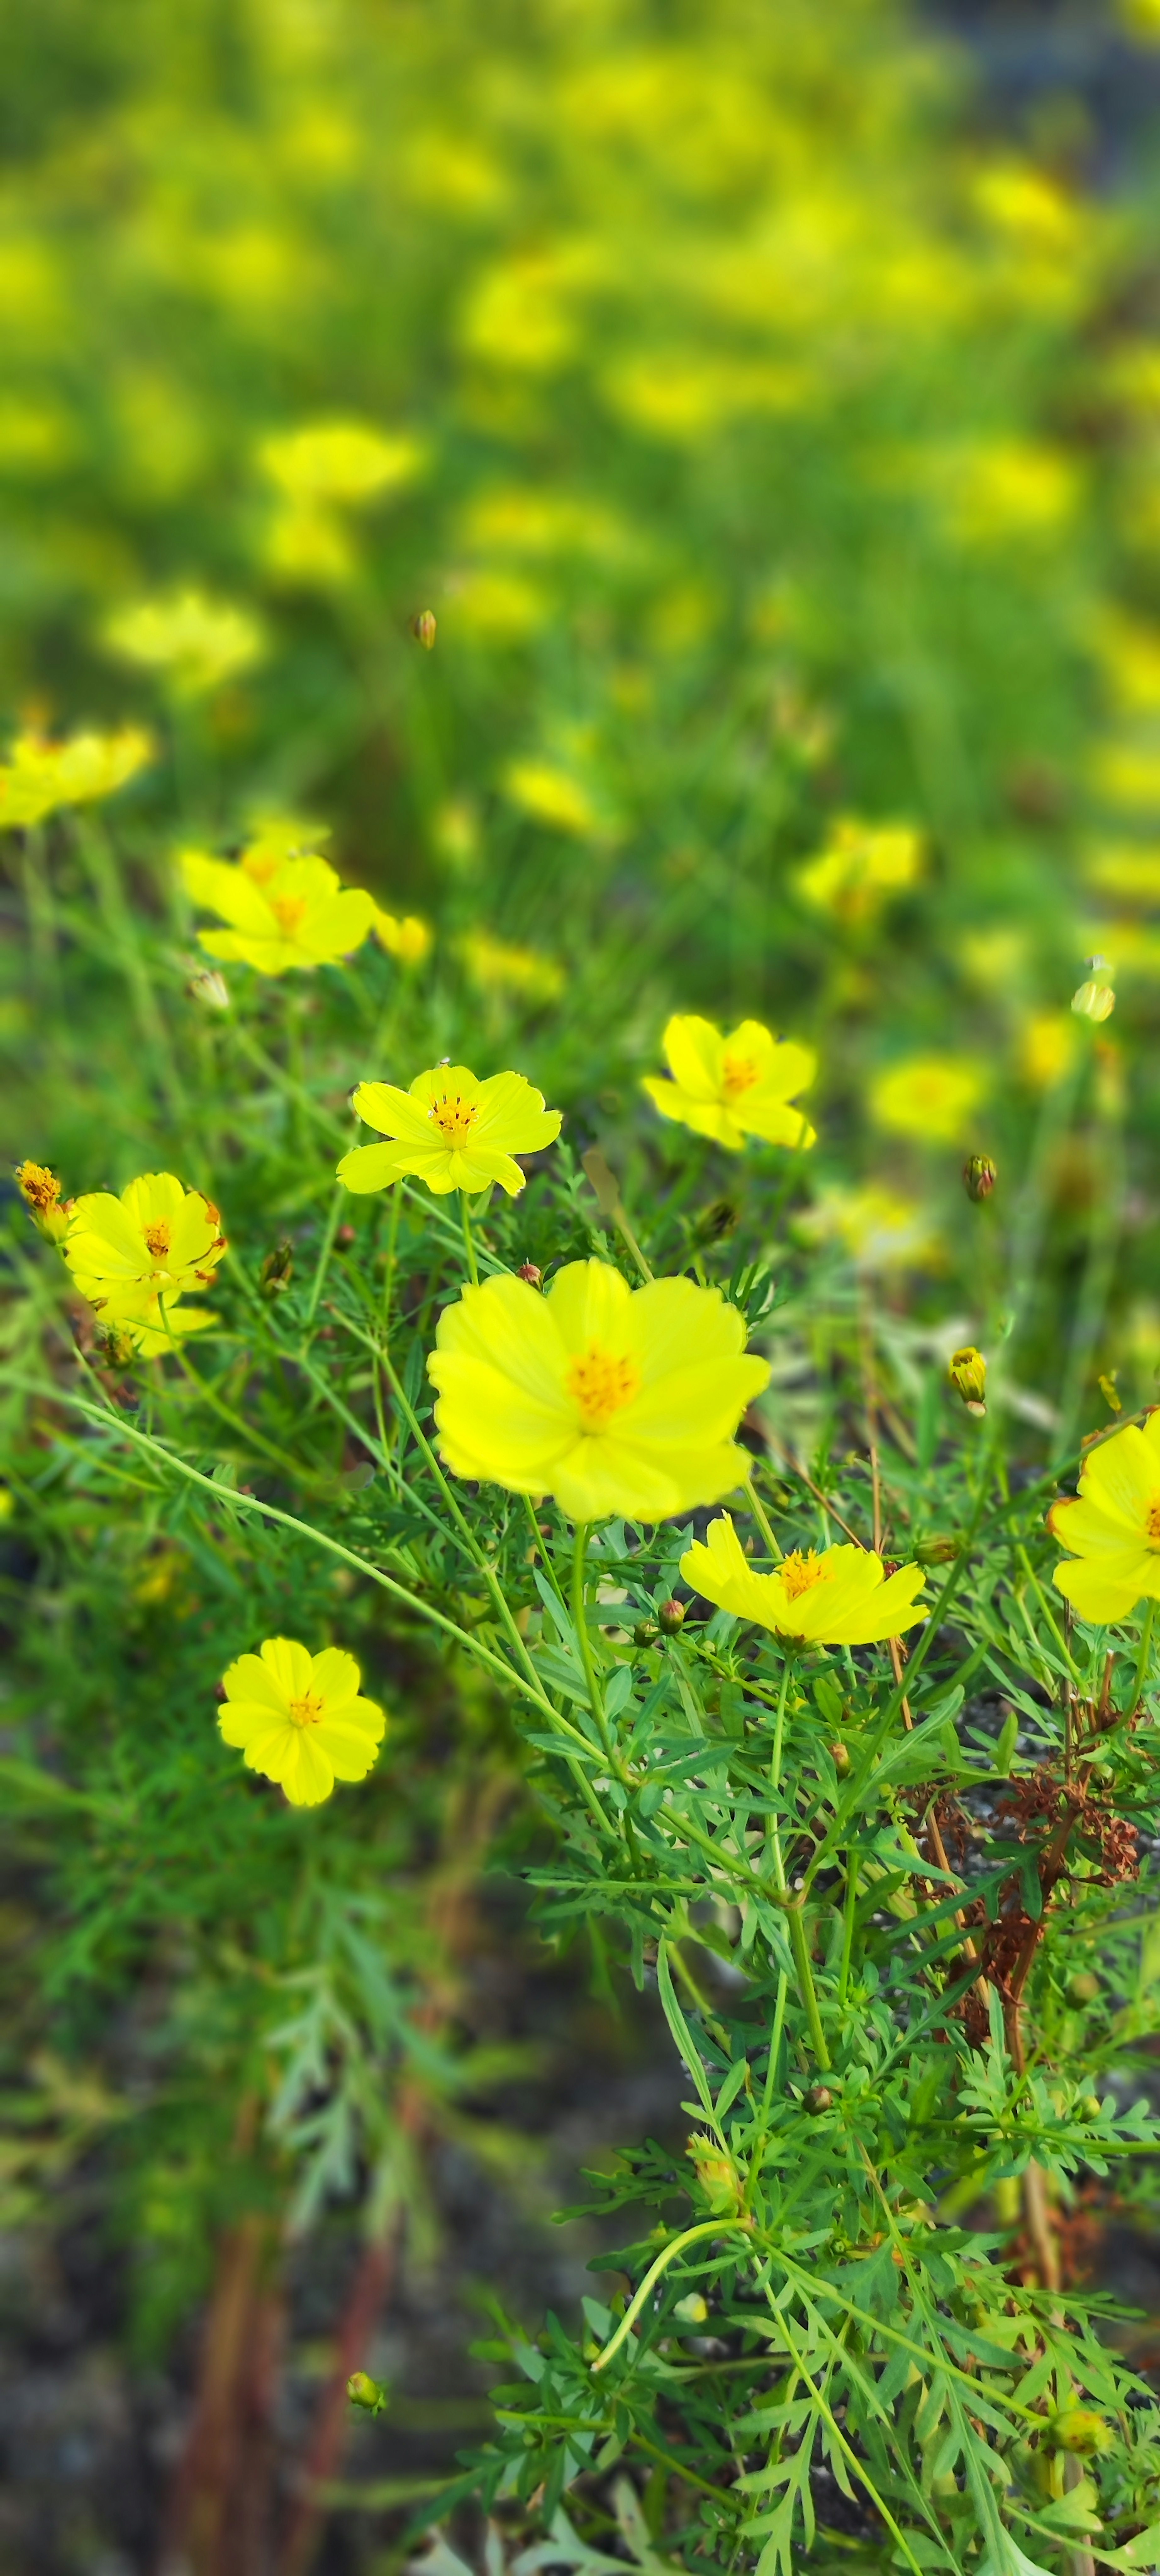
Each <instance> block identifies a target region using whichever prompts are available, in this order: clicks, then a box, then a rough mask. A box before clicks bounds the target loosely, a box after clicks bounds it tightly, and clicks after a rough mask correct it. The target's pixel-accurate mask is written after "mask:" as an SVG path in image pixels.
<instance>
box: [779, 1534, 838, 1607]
mask: <svg viewBox="0 0 1160 2576" xmlns="http://www.w3.org/2000/svg"><path fill="white" fill-rule="evenodd" d="M777 1570H778V1573H779V1574H780V1576H781V1579H782V1582H783V1584H784V1586H785V1593H786V1599H787V1600H788V1601H797V1600H799V1599H800V1597H801V1595H802V1593H803V1592H812V1591H813V1588H814V1585H815V1583H821V1582H823V1581H824V1579H825V1573H826V1568H825V1563H824V1560H823V1559H822V1558H821V1557H819V1555H818V1553H817V1550H816V1548H812V1547H811V1549H810V1551H809V1553H808V1555H805V1556H803V1554H802V1551H801V1549H800V1548H795V1549H794V1552H793V1554H792V1556H784V1557H783V1558H782V1561H781V1564H780V1565H779V1567H778V1569H777Z"/></svg>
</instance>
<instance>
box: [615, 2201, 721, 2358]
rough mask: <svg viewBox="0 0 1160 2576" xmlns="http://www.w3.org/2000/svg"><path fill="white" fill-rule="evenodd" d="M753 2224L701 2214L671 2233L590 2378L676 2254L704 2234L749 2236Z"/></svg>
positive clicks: (621, 2339) (617, 2343) (626, 2333)
mask: <svg viewBox="0 0 1160 2576" xmlns="http://www.w3.org/2000/svg"><path fill="white" fill-rule="evenodd" d="M752 2225H753V2222H752V2220H751V2219H749V2218H702V2219H700V2220H698V2223H697V2225H696V2226H695V2227H686V2228H685V2229H684V2232H683V2234H681V2235H680V2236H674V2238H673V2240H672V2243H671V2244H670V2245H666V2246H665V2248H664V2251H663V2253H660V2254H658V2255H657V2258H656V2261H655V2263H650V2265H649V2268H648V2270H647V2272H646V2273H645V2276H644V2279H643V2281H642V2282H641V2285H640V2288H639V2290H637V2291H636V2292H635V2294H634V2296H633V2297H632V2298H631V2299H630V2301H629V2304H628V2306H627V2307H626V2309H625V2311H624V2315H623V2316H622V2318H621V2320H620V2324H619V2325H618V2327H617V2329H616V2332H615V2334H614V2335H610V2336H609V2339H608V2342H607V2343H606V2344H605V2346H604V2350H603V2352H598V2353H597V2356H596V2359H595V2361H594V2362H593V2363H592V2365H591V2367H592V2376H593V2378H594V2379H595V2377H596V2374H597V2371H599V2370H607V2368H608V2364H609V2362H610V2361H615V2359H616V2356H617V2353H618V2352H619V2351H620V2348H621V2345H622V2344H624V2343H627V2341H628V2338H629V2336H630V2334H631V2333H632V2329H633V2327H634V2325H635V2324H636V2321H637V2318H638V2317H639V2315H640V2312H641V2309H642V2308H643V2307H644V2306H645V2305H646V2303H647V2301H648V2300H649V2299H650V2298H651V2297H652V2294H653V2291H654V2290H655V2288H656V2285H657V2282H658V2281H659V2280H660V2279H661V2277H662V2275H663V2274H664V2273H665V2272H667V2271H668V2268H669V2265H670V2263H675V2262H676V2259H677V2256H678V2254H684V2253H685V2252H686V2251H687V2249H688V2247H689V2246H690V2245H699V2244H701V2243H702V2241H703V2240H704V2238H705V2237H706V2236H748V2235H749V2234H750V2233H751V2231H752Z"/></svg>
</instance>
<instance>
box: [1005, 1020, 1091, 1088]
mask: <svg viewBox="0 0 1160 2576" xmlns="http://www.w3.org/2000/svg"><path fill="white" fill-rule="evenodd" d="M1076 1034H1077V1032H1076V1026H1075V1021H1074V1019H1073V1017H1072V1015H1071V1012H1070V1011H1036V1012H1034V1013H1033V1014H1032V1017H1031V1018H1030V1019H1029V1020H1028V1022H1027V1025H1026V1028H1025V1029H1024V1031H1023V1035H1022V1039H1021V1042H1020V1048H1019V1057H1020V1070H1021V1072H1022V1074H1023V1078H1024V1081H1025V1082H1029V1083H1030V1084H1031V1085H1032V1088H1033V1089H1034V1090H1035V1091H1050V1090H1051V1089H1052V1088H1053V1086H1054V1085H1055V1084H1056V1083H1057V1082H1060V1081H1062V1079H1063V1076H1064V1074H1065V1073H1066V1072H1067V1068H1068V1066H1069V1064H1070V1063H1071V1060H1072V1057H1073V1055H1074V1053H1075V1043H1076Z"/></svg>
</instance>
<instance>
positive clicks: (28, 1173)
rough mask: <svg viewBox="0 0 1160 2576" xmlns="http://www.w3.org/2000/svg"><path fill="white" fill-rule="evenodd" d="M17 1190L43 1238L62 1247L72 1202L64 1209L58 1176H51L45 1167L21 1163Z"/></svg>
mask: <svg viewBox="0 0 1160 2576" xmlns="http://www.w3.org/2000/svg"><path fill="white" fill-rule="evenodd" d="M16 1187H17V1189H18V1190H19V1192H20V1195H21V1198H22V1199H23V1201H24V1204H25V1206H26V1208H27V1209H28V1213H29V1215H30V1217H31V1218H32V1221H33V1224H34V1225H35V1226H37V1227H39V1230H40V1232H41V1234H46V1235H47V1236H48V1238H49V1240H50V1242H52V1243H60V1242H61V1241H62V1240H63V1238H64V1235H65V1234H66V1232H67V1230H68V1220H69V1214H70V1210H71V1206H72V1202H71V1200H70V1201H69V1203H68V1205H67V1206H64V1207H62V1205H61V1199H60V1182H59V1181H58V1179H57V1177H56V1173H55V1172H50V1171H49V1170H48V1169H47V1167H46V1165H45V1164H43V1163H18V1164H17V1166H16Z"/></svg>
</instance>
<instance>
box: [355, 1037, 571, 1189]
mask: <svg viewBox="0 0 1160 2576" xmlns="http://www.w3.org/2000/svg"><path fill="white" fill-rule="evenodd" d="M354 1106H355V1110H356V1112H357V1114H358V1116H359V1117H360V1118H363V1119H365V1121H366V1124H367V1126H368V1127H377V1128H378V1130H379V1133H380V1135H382V1136H389V1137H390V1139H391V1142H390V1144H388V1145H354V1146H352V1148H351V1151H350V1153H349V1154H344V1155H343V1158H342V1161H341V1163H340V1164H339V1166H338V1177H339V1179H340V1181H345V1183H346V1186H347V1188H348V1190H357V1191H360V1192H362V1191H365V1190H384V1189H386V1187H387V1184H388V1182H390V1181H399V1180H402V1178H403V1175H404V1173H406V1172H413V1173H414V1174H415V1176H416V1178H417V1179H418V1180H421V1181H426V1184H427V1187H428V1189H429V1190H434V1191H435V1192H436V1193H437V1194H438V1195H439V1196H442V1195H444V1194H445V1193H446V1191H448V1190H486V1189H490V1187H491V1184H492V1182H493V1181H498V1182H499V1185H500V1187H501V1189H505V1190H506V1191H507V1194H508V1197H509V1198H513V1199H514V1198H517V1197H518V1195H519V1193H520V1191H521V1190H522V1188H523V1186H524V1175H523V1173H522V1172H521V1170H520V1167H519V1164H518V1163H516V1162H513V1160H512V1157H513V1155H515V1154H538V1153H540V1152H542V1150H543V1148H544V1146H545V1145H552V1144H554V1143H555V1140H556V1138H557V1136H558V1135H559V1133H560V1123H561V1114H562V1113H561V1112H560V1110H558V1109H545V1107H544V1095H543V1092H542V1091H536V1090H534V1089H533V1086H532V1084H531V1083H530V1082H528V1081H526V1080H525V1077H524V1075H523V1074H522V1073H493V1074H492V1075H491V1077H490V1080H489V1081H487V1082H480V1080H479V1078H478V1076H477V1075H476V1074H474V1073H469V1072H468V1069H467V1066H466V1065H465V1064H448V1065H442V1064H437V1065H433V1066H432V1068H431V1070H430V1072H429V1073H417V1074H416V1076H415V1079H414V1081H413V1083H412V1084H411V1088H410V1090H409V1091H400V1090H399V1089H398V1088H397V1086H396V1085H395V1084H394V1083H393V1082H360V1084H359V1086H358V1089H357V1091H356V1092H355V1095H354Z"/></svg>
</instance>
